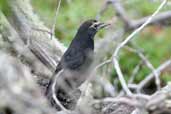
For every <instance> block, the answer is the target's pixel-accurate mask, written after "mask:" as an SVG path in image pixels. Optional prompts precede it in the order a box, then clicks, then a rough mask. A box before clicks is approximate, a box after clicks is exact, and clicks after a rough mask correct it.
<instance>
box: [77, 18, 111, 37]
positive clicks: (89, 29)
mask: <svg viewBox="0 0 171 114" xmlns="http://www.w3.org/2000/svg"><path fill="white" fill-rule="evenodd" d="M109 25H110V24H107V23H101V22H99V21H97V20H93V19H91V20H87V21H85V22H83V23H82V24H81V26H80V27H79V29H78V33H79V34H82V35H83V34H87V35H88V36H90V37H91V38H93V37H94V36H95V34H96V33H97V32H98V31H99V30H100V29H102V28H105V27H107V26H109Z"/></svg>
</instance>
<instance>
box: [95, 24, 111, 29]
mask: <svg viewBox="0 0 171 114" xmlns="http://www.w3.org/2000/svg"><path fill="white" fill-rule="evenodd" d="M109 25H110V24H109V23H98V24H97V30H100V29H103V28H106V27H108V26H109Z"/></svg>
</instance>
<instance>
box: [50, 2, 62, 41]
mask: <svg viewBox="0 0 171 114" xmlns="http://www.w3.org/2000/svg"><path fill="white" fill-rule="evenodd" d="M60 6H61V0H59V2H58V6H57V8H56V13H55V18H54V21H53V25H52V30H51V36H50V38H51V39H52V38H53V37H52V36H53V35H54V33H55V26H56V22H57V16H58V12H59V9H60Z"/></svg>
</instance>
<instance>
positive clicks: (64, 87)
mask: <svg viewBox="0 0 171 114" xmlns="http://www.w3.org/2000/svg"><path fill="white" fill-rule="evenodd" d="M108 25H109V24H105V23H101V22H99V21H97V20H87V21H85V22H84V23H83V24H81V26H80V27H79V29H78V31H77V33H76V35H75V37H74V39H73V40H72V42H71V44H70V46H69V48H68V49H67V51H66V52H65V53H64V55H63V56H62V58H61V60H60V62H59V63H58V65H57V67H56V70H55V72H54V75H53V76H52V78H51V79H50V81H49V84H48V87H47V89H46V92H45V95H46V96H47V98H48V99H49V100H50V102H51V104H52V105H53V106H55V107H56V108H57V109H59V106H58V104H56V102H55V100H54V97H56V98H57V99H58V101H59V102H60V103H61V104H62V105H63V106H64V107H65V108H67V109H73V108H74V106H73V104H75V102H76V99H78V98H79V97H76V96H75V95H73V92H74V91H75V90H77V88H78V87H79V86H80V85H81V84H82V83H83V82H84V81H85V80H86V79H87V77H88V76H89V73H90V70H91V67H90V66H91V64H92V61H93V56H94V37H95V34H96V33H97V32H98V31H99V30H100V29H102V28H105V27H106V26H108ZM54 95H55V96H54Z"/></svg>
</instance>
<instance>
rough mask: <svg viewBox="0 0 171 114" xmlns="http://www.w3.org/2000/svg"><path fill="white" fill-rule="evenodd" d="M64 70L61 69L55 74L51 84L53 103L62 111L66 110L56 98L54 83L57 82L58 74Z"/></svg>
mask: <svg viewBox="0 0 171 114" xmlns="http://www.w3.org/2000/svg"><path fill="white" fill-rule="evenodd" d="M62 72H64V70H61V71H60V72H59V73H58V74H57V76H55V79H54V83H53V84H52V88H51V89H52V98H53V99H54V101H55V103H56V104H57V105H58V106H59V107H60V108H61V109H62V110H63V111H66V112H68V110H67V109H66V108H65V107H64V106H63V105H62V104H61V103H60V101H59V100H58V98H57V97H56V96H57V95H56V92H55V91H56V90H55V86H56V83H57V79H58V77H59V75H60V74H61V73H62Z"/></svg>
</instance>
